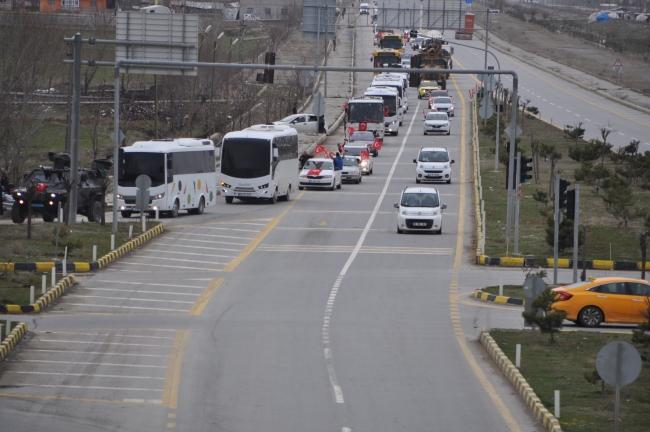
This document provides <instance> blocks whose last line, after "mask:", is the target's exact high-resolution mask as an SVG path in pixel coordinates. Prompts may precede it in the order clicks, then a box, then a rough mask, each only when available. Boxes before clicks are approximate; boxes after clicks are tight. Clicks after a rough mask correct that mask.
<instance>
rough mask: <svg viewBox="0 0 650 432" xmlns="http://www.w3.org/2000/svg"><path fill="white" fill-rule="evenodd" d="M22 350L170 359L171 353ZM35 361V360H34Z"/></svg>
mask: <svg viewBox="0 0 650 432" xmlns="http://www.w3.org/2000/svg"><path fill="white" fill-rule="evenodd" d="M20 351H21V352H23V353H24V352H30V351H32V352H34V351H35V352H46V353H52V352H56V353H64V354H67V353H70V354H98V355H102V356H103V355H114V356H122V357H157V358H162V359H165V361H166V360H167V359H169V355H160V354H128V353H112V352H104V351H70V350H59V349H38V348H23V349H21V350H20ZM34 361H35V360H34ZM164 367H165V368H166V367H167V366H166V365H165V366H164Z"/></svg>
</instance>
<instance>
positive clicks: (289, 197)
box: [282, 185, 291, 201]
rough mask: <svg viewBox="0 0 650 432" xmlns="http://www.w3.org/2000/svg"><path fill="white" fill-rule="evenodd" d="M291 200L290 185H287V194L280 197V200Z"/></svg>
mask: <svg viewBox="0 0 650 432" xmlns="http://www.w3.org/2000/svg"><path fill="white" fill-rule="evenodd" d="M289 200H291V185H289V186H288V187H287V194H286V195H284V196H283V197H282V201H289Z"/></svg>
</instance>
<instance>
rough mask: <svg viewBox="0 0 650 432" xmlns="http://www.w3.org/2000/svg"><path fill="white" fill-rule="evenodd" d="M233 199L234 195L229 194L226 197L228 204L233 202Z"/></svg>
mask: <svg viewBox="0 0 650 432" xmlns="http://www.w3.org/2000/svg"><path fill="white" fill-rule="evenodd" d="M232 199H233V197H231V196H227V197H226V204H232Z"/></svg>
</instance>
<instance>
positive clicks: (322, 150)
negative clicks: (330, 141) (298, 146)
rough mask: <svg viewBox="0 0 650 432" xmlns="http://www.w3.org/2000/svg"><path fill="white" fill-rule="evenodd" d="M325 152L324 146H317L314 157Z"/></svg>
mask: <svg viewBox="0 0 650 432" xmlns="http://www.w3.org/2000/svg"><path fill="white" fill-rule="evenodd" d="M324 152H325V147H323V146H322V145H317V146H316V148H315V149H314V156H316V155H317V154H319V153H324Z"/></svg>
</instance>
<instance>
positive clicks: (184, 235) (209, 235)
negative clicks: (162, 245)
mask: <svg viewBox="0 0 650 432" xmlns="http://www.w3.org/2000/svg"><path fill="white" fill-rule="evenodd" d="M229 231H232V230H229ZM186 236H196V237H219V238H230V239H238V240H253V237H237V236H227V235H221V234H192V233H186V232H183V233H179V237H168V238H170V239H179V240H180V239H182V238H183V237H186ZM188 240H190V241H194V240H192V239H188Z"/></svg>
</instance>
